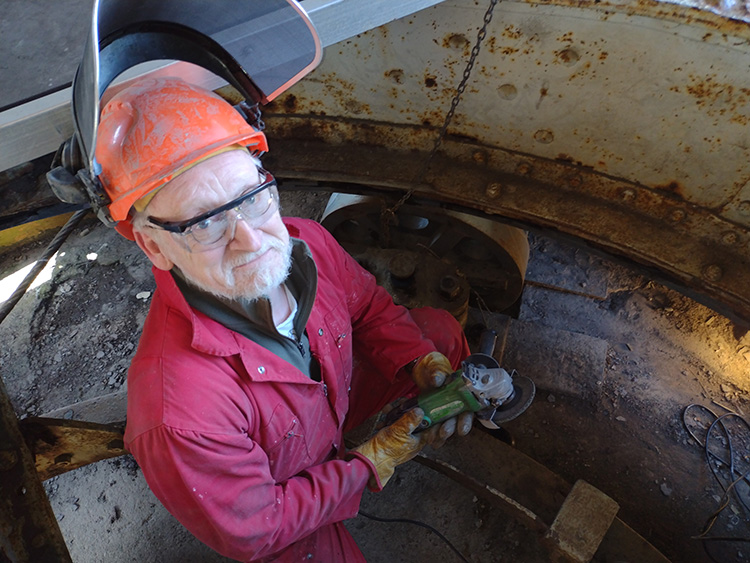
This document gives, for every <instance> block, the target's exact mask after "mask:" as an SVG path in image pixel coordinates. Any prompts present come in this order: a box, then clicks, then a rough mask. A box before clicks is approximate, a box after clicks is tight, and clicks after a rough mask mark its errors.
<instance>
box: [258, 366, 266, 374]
mask: <svg viewBox="0 0 750 563" xmlns="http://www.w3.org/2000/svg"><path fill="white" fill-rule="evenodd" d="M258 373H260V374H264V373H266V368H264V367H263V366H258Z"/></svg>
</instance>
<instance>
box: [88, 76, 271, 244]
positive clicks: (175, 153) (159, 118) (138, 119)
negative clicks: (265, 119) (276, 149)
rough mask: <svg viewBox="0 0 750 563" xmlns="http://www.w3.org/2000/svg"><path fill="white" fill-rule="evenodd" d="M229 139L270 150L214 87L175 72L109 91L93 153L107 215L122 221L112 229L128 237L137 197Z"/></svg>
mask: <svg viewBox="0 0 750 563" xmlns="http://www.w3.org/2000/svg"><path fill="white" fill-rule="evenodd" d="M230 145H241V146H244V147H247V148H248V149H249V150H250V151H251V152H252V153H258V154H260V153H263V152H266V151H267V150H268V145H267V143H266V137H265V135H264V134H263V133H262V132H261V131H259V130H258V129H256V128H254V127H253V126H252V125H250V124H249V123H248V122H247V121H246V120H245V118H244V117H243V116H242V115H241V114H240V113H239V112H238V111H237V110H236V109H235V108H234V107H232V105H231V104H229V103H228V102H226V101H225V100H224V99H222V98H221V97H219V96H218V95H216V94H214V93H213V92H210V91H208V90H204V89H203V88H199V87H197V86H194V85H192V84H188V83H187V82H185V81H183V80H182V79H179V78H144V79H142V80H138V81H136V82H134V83H133V84H132V85H130V86H128V87H126V88H124V89H123V90H121V91H120V92H118V93H117V94H115V96H114V97H113V98H112V99H111V100H110V101H109V102H108V103H107V105H106V106H105V107H104V109H103V110H102V113H101V118H100V123H99V127H98V130H97V138H96V152H95V159H96V163H97V165H98V166H99V167H100V172H99V174H98V177H99V181H100V182H101V184H102V187H103V188H104V191H105V192H107V195H108V196H109V198H110V200H111V203H110V204H109V206H108V209H109V214H110V216H111V217H112V219H113V220H114V221H117V222H126V223H127V225H121V224H119V223H118V227H119V228H118V231H120V232H121V233H122V234H123V235H125V236H127V237H128V238H132V232H131V229H130V225H129V223H130V222H129V221H128V215H129V212H130V208H131V207H132V206H133V204H134V203H135V202H136V201H138V200H139V199H141V198H142V197H144V196H146V195H148V194H152V193H153V192H154V190H157V189H158V188H160V187H162V186H163V185H164V184H166V183H167V182H169V181H170V180H171V179H172V178H173V177H174V176H175V174H176V173H177V172H179V171H180V170H182V169H183V168H185V167H186V166H189V165H190V164H193V163H195V162H197V161H199V160H201V159H204V158H206V157H208V156H210V155H211V154H212V153H214V152H217V151H220V150H222V149H225V148H227V147H229V146H230ZM123 227H125V228H123Z"/></svg>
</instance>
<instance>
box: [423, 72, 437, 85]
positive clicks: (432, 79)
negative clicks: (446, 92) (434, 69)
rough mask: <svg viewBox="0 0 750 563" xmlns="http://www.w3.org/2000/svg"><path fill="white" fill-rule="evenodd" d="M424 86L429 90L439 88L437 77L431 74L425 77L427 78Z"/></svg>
mask: <svg viewBox="0 0 750 563" xmlns="http://www.w3.org/2000/svg"><path fill="white" fill-rule="evenodd" d="M424 85H425V86H426V87H427V88H436V87H437V76H433V75H431V74H428V75H425V77H424Z"/></svg>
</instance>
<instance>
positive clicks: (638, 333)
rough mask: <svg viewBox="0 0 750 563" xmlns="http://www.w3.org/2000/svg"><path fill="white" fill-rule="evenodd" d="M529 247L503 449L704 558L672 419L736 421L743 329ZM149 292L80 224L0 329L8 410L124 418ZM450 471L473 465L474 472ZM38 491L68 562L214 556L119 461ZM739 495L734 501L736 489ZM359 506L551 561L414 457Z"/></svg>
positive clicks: (700, 423)
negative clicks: (530, 392) (518, 385)
mask: <svg viewBox="0 0 750 563" xmlns="http://www.w3.org/2000/svg"><path fill="white" fill-rule="evenodd" d="M325 200H326V198H325V197H324V196H323V195H318V194H292V195H291V196H287V197H286V199H285V202H286V203H285V209H284V211H285V213H286V214H288V215H302V216H308V217H313V218H320V212H321V210H322V208H323V205H324V202H325ZM49 238H51V235H50V236H49V237H47V239H46V240H40V241H38V242H36V243H33V244H28V245H26V246H24V247H19V248H13V249H6V250H4V251H3V255H2V258H1V259H0V279H1V278H5V277H6V276H8V275H10V274H12V273H13V272H16V271H18V270H19V269H20V268H22V267H23V266H26V265H28V264H30V263H31V262H32V261H33V260H34V259H35V258H36V256H37V255H38V254H39V253H40V252H41V251H42V249H43V248H44V246H45V245H46V243H47V241H48V240H49ZM530 241H531V259H530V263H529V270H528V276H527V285H526V288H525V290H524V294H523V300H522V305H521V309H520V314H519V317H518V319H514V320H513V321H512V322H511V323H510V328H509V330H508V333H507V340H506V341H505V345H504V346H503V345H502V344H501V345H499V346H498V348H497V349H496V355H497V356H498V357H499V358H500V359H501V363H502V365H503V366H504V367H506V368H507V369H516V370H517V371H518V372H519V373H521V374H523V375H527V376H529V377H531V378H532V379H533V380H534V381H535V383H536V385H537V395H536V399H535V401H534V403H533V404H532V406H531V408H530V409H529V410H528V411H527V412H526V413H524V414H523V415H522V416H521V417H519V418H518V419H516V420H514V421H512V422H510V423H508V424H507V426H506V428H507V429H508V430H509V431H510V432H511V434H512V435H513V437H514V438H515V442H516V450H517V451H519V452H521V453H523V454H526V455H528V456H530V457H531V458H533V459H534V460H536V461H538V462H540V463H541V464H543V465H545V466H546V467H548V468H549V469H551V470H552V471H554V472H555V473H557V474H558V475H559V476H560V477H562V478H563V479H565V480H566V481H567V482H569V483H573V482H574V481H576V480H577V479H585V480H586V481H588V482H589V483H591V484H593V485H594V486H596V487H597V488H599V489H600V490H602V491H603V492H605V493H606V494H608V495H609V496H611V497H612V498H613V499H615V500H616V501H617V502H618V503H619V504H620V507H621V508H620V512H619V517H620V518H621V519H622V520H624V521H625V522H626V523H627V524H629V525H630V526H631V527H632V528H634V529H635V530H636V531H637V532H638V533H640V534H641V535H642V536H643V537H644V538H645V539H647V540H648V541H650V542H651V543H653V545H655V546H656V547H657V548H659V549H660V550H661V551H662V553H663V554H664V555H666V556H667V557H668V558H669V559H670V560H672V561H674V562H684V563H698V562H703V561H711V560H712V559H711V558H710V556H709V555H707V553H706V552H705V551H704V549H703V545H702V543H701V542H700V541H699V540H696V539H691V538H693V537H694V536H696V535H698V534H700V532H701V530H702V529H703V526H704V523H705V522H706V520H707V519H708V518H709V516H710V515H711V514H712V513H713V512H714V511H715V510H716V509H717V508H718V507H719V506H720V504H721V495H722V489H721V487H720V486H719V484H718V483H717V481H716V480H715V479H714V477H713V476H712V474H711V468H710V466H709V464H708V463H707V462H706V459H705V455H704V452H703V449H702V448H701V447H700V446H698V445H697V444H696V443H695V442H694V441H693V440H692V439H691V437H690V436H689V434H688V433H687V432H686V431H685V429H684V427H683V422H682V415H683V411H684V409H685V407H686V406H688V405H691V404H697V405H703V406H705V407H708V408H710V409H711V410H712V411H714V412H715V413H717V414H724V413H726V412H727V409H732V410H734V411H736V412H738V413H740V414H743V413H746V412H750V402H749V401H748V390H750V377H749V376H748V367H750V336H748V334H747V329H746V328H743V327H739V326H737V325H735V324H733V323H732V322H730V321H729V320H727V319H726V318H724V317H722V316H720V315H718V314H717V313H715V312H713V311H711V310H709V309H707V308H705V307H703V306H701V305H699V304H697V303H695V302H694V301H692V300H690V299H688V298H686V297H684V296H683V295H681V294H680V293H677V292H676V291H674V290H671V289H668V288H666V287H664V286H662V285H660V284H657V283H655V282H653V281H650V280H649V279H648V278H647V277H646V276H644V275H641V274H639V273H637V272H636V271H634V270H631V269H629V268H626V267H624V266H621V265H617V264H615V263H613V262H611V261H609V260H607V259H604V258H600V257H598V256H597V255H595V254H593V253H590V252H587V251H585V250H583V249H576V248H573V247H571V246H568V245H566V244H563V243H560V242H556V241H555V240H553V239H551V238H548V237H544V236H541V235H539V234H531V235H530ZM153 290H154V283H153V280H152V278H151V274H150V268H149V265H148V264H147V261H146V260H145V259H144V257H142V256H141V254H140V252H139V250H138V249H137V247H135V245H133V244H131V243H128V242H127V241H125V240H124V239H122V238H120V237H119V236H118V235H116V234H115V233H114V232H113V231H110V230H108V229H106V228H105V227H103V226H101V225H99V224H98V223H96V222H95V221H94V220H91V221H87V222H86V223H85V224H84V225H82V226H81V227H79V228H78V229H77V230H76V231H75V232H74V233H73V235H72V236H71V237H70V239H69V240H68V242H66V244H65V245H64V246H63V248H62V250H61V252H60V253H59V255H58V256H57V258H56V261H55V265H54V269H53V272H52V276H51V279H50V280H49V281H47V282H44V283H42V284H41V285H40V286H39V287H37V288H35V289H33V290H31V291H30V292H28V293H27V294H26V296H25V297H24V298H23V299H22V300H21V302H20V303H19V305H18V306H17V307H16V308H15V309H14V311H13V312H12V314H11V315H10V316H9V317H8V318H7V319H6V320H5V322H3V323H2V324H1V325H0V339H1V340H2V342H3V343H4V346H3V347H2V350H1V351H0V370H1V371H0V373H1V374H2V377H3V380H4V382H5V385H6V386H7V388H8V391H9V394H10V396H11V399H12V401H13V404H14V407H15V409H16V412H17V414H18V415H19V417H26V416H37V415H44V414H50V413H51V414H53V415H55V416H60V417H65V418H88V419H89V420H93V419H100V421H106V419H109V420H118V418H117V417H118V416H119V417H121V418H119V420H122V417H123V416H124V415H123V412H124V411H123V410H122V408H123V405H124V391H125V388H126V382H125V381H126V372H127V368H128V364H129V360H130V358H131V356H132V354H133V353H134V351H135V348H136V346H137V342H138V338H139V333H140V327H141V325H142V323H143V320H144V318H145V315H146V312H147V310H148V306H149V301H150V297H151V294H152V292H153ZM485 320H486V321H487V322H489V324H490V325H493V326H495V327H497V328H498V329H499V330H500V331H501V334H502V331H503V329H504V327H505V322H506V319H505V317H502V316H500V315H490V316H487V315H485V316H484V317H483V315H482V314H480V312H478V311H476V310H472V312H471V317H470V321H469V325H468V327H467V333H468V334H469V335H475V334H477V332H478V329H477V325H478V324H479V323H481V322H483V321H485ZM103 403H106V404H107V405H109V410H103V409H102V408H101V405H102V404H103ZM112 405H114V407H113V406H112ZM688 420H689V421H690V423H691V424H692V425H693V426H694V427H695V429H696V433H698V434H699V437H701V439H703V437H704V436H705V427H706V426H707V425H706V421H708V422H710V417H708V416H707V415H705V413H704V411H701V410H699V409H698V408H695V407H693V408H692V410H690V411H689V413H688ZM735 423H737V424H736V427H735V428H733V429H732V430H731V432H732V439H733V442H732V443H733V446H734V449H735V451H734V455H735V464H736V469H737V471H738V472H739V473H742V472H744V471H747V469H748V457H747V453H748V447H747V441H746V440H745V438H746V435H747V428H743V427H741V424H740V423H739V422H738V421H737V420H736V417H735ZM701 428H702V430H701ZM700 432H702V434H700ZM718 436H719V435H718V433H714V434H713V438H714V439H713V443H714V444H715V451H716V452H717V454H718V455H726V444H727V441H726V439H724V442H723V443H722V441H721V439H720V438H719V437H718ZM498 448H499V442H497V440H496V439H495V438H493V437H492V436H490V435H488V434H485V433H483V432H481V431H480V430H478V429H475V430H474V431H473V432H472V435H471V436H470V439H467V440H465V441H463V442H461V441H454V442H453V443H449V444H448V445H447V446H446V447H445V448H444V455H447V456H449V457H450V456H451V455H454V456H456V457H457V458H458V457H462V456H463V457H464V458H466V457H467V456H471V457H470V459H472V460H473V461H472V462H471V463H472V464H475V469H476V471H475V473H476V474H477V475H478V474H481V473H482V471H483V470H484V469H485V468H486V467H493V466H498V467H499V466H502V464H503V463H504V458H503V455H505V454H502V455H500V454H499V453H498V452H499V451H501V450H498ZM720 450H721V451H720ZM502 451H505V450H502ZM713 465H714V467H715V466H716V465H717V464H716V463H714V464H713ZM465 469H466V470H467V472H470V473H471V472H472V471H471V470H472V467H471V464H470V466H469V467H468V468H465ZM723 477H724V483H725V486H726V484H727V483H728V481H727V480H726V475H723ZM45 486H46V489H47V492H48V495H49V498H50V501H51V503H52V506H53V509H54V511H55V514H56V516H57V519H58V522H59V524H60V527H61V529H62V531H63V534H64V537H65V539H66V542H67V544H68V547H69V549H70V551H71V554H72V556H73V560H74V561H76V562H98V561H104V560H107V561H112V562H119V561H123V562H124V561H160V562H170V561H175V562H176V561H196V562H201V561H206V562H209V561H210V562H213V561H224V559H222V558H221V557H219V556H217V555H216V554H214V553H212V552H211V551H210V550H209V549H208V548H206V547H204V546H202V545H201V544H199V543H198V542H197V541H196V540H194V539H193V538H192V537H191V536H190V535H189V534H188V533H187V532H186V531H185V530H183V529H182V527H181V526H180V525H179V524H178V523H177V522H176V521H175V520H174V519H173V518H172V517H171V516H170V515H169V514H167V513H166V511H165V510H164V509H163V508H162V507H161V505H160V504H159V503H158V501H157V500H156V499H155V498H154V497H153V495H152V494H151V493H150V492H149V491H148V488H147V487H146V485H145V482H144V480H143V476H142V474H141V472H140V470H139V468H138V466H137V464H136V463H135V462H134V460H133V459H132V458H130V457H129V456H124V457H121V458H117V459H114V460H107V461H103V462H99V463H97V464H94V465H91V466H88V467H86V468H83V469H79V470H76V471H72V472H70V473H67V474H64V475H61V476H58V477H55V478H53V479H50V480H48V481H47V482H46V483H45ZM738 490H739V492H740V494H741V495H742V496H743V498H744V500H745V501H747V500H748V499H747V496H748V495H747V492H748V491H747V486H745V485H744V484H743V483H740V485H739V486H738ZM362 509H363V511H365V512H368V513H372V514H374V515H376V516H379V517H383V518H394V519H395V518H407V519H415V520H419V521H421V522H424V523H427V524H429V525H431V526H433V527H434V528H436V529H437V530H438V531H440V532H441V533H443V534H444V535H445V536H447V537H448V539H450V540H451V541H452V542H453V543H454V544H455V546H456V547H457V548H458V549H459V550H460V551H462V552H463V554H464V556H465V557H466V558H467V559H468V560H470V561H473V562H477V563H478V562H530V563H533V562H543V561H548V560H549V556H548V555H547V554H546V552H545V550H544V549H543V548H542V547H541V546H540V545H539V543H538V541H537V538H536V536H535V534H534V533H532V532H530V531H528V530H527V529H526V528H525V527H524V526H523V525H522V524H521V523H519V522H517V521H515V520H514V519H513V518H510V517H508V516H507V515H506V514H505V513H503V512H501V511H499V510H496V509H495V508H493V507H492V506H489V505H488V504H487V503H486V502H484V501H483V500H480V499H478V498H477V497H476V496H475V495H474V494H473V493H471V492H470V491H468V490H466V489H463V488H462V487H460V486H458V485H456V484H455V483H454V482H452V481H450V480H449V479H447V478H446V477H445V476H443V475H439V474H437V473H435V472H434V471H432V470H430V469H428V468H426V467H423V466H421V465H419V464H416V463H410V464H407V465H406V466H404V467H402V468H400V469H399V471H398V475H397V476H396V477H395V478H394V480H393V481H392V482H391V483H390V484H389V486H388V487H387V488H386V490H385V491H384V492H382V493H379V494H371V493H367V494H366V495H365V499H364V501H363V504H362ZM347 526H348V528H349V529H350V530H351V532H352V533H353V534H354V536H355V538H356V539H357V541H358V543H359V544H360V545H361V547H362V549H363V552H364V553H365V555H366V556H367V558H368V561H371V562H375V563H377V562H394V561H404V562H408V561H428V560H429V561H436V562H443V561H444V562H452V561H458V560H459V559H458V558H457V556H456V555H455V554H454V553H452V552H451V551H450V549H449V548H448V547H447V546H446V544H445V543H444V542H442V541H441V540H440V539H439V538H438V537H437V536H436V535H435V534H434V533H432V532H431V531H429V530H427V529H424V528H422V527H418V526H415V525H413V524H406V523H384V522H378V521H373V520H370V519H368V518H365V517H364V516H362V515H360V516H358V517H357V518H355V519H353V520H351V521H349V522H348V523H347ZM710 534H711V535H715V536H735V537H743V538H748V513H747V511H746V509H745V508H744V507H743V506H742V504H741V503H740V502H739V501H738V500H737V498H736V497H732V499H731V502H730V505H729V507H728V508H727V509H726V510H725V511H723V512H722V513H721V515H720V518H719V519H718V521H717V523H716V524H715V526H714V527H713V529H712V530H711V531H710ZM745 542H746V539H745ZM710 549H711V553H712V556H713V560H715V561H722V562H734V561H737V562H741V561H746V560H748V559H750V547H747V545H746V543H743V542H711V546H710ZM633 563H635V561H634V562H633Z"/></svg>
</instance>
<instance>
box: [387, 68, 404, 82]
mask: <svg viewBox="0 0 750 563" xmlns="http://www.w3.org/2000/svg"><path fill="white" fill-rule="evenodd" d="M385 77H386V78H390V79H391V80H393V81H394V82H395V83H396V84H403V83H404V71H403V70H402V69H400V68H394V69H391V70H389V71H386V72H385Z"/></svg>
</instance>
